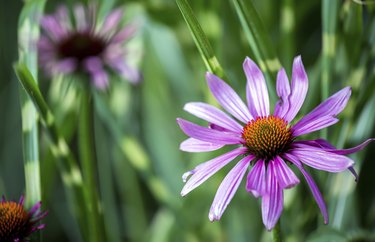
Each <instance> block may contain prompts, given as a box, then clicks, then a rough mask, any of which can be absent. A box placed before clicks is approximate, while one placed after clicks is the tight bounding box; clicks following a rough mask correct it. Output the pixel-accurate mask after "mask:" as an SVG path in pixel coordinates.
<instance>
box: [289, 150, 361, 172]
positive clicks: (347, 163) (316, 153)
mask: <svg viewBox="0 0 375 242" xmlns="http://www.w3.org/2000/svg"><path fill="white" fill-rule="evenodd" d="M290 154H292V155H294V156H296V157H298V158H299V159H300V160H301V161H302V162H303V163H304V164H306V165H308V166H311V167H313V168H315V169H318V170H324V171H329V172H341V171H344V170H346V169H348V168H349V167H351V166H353V164H354V161H353V160H351V159H350V158H348V157H346V156H343V155H337V154H334V153H331V152H327V151H325V150H323V149H321V148H317V147H312V146H308V145H304V146H303V147H296V148H293V149H292V150H291V151H290Z"/></svg>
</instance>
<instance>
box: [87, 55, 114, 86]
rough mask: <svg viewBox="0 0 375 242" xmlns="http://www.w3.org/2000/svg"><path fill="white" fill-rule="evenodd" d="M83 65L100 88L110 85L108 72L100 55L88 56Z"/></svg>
mask: <svg viewBox="0 0 375 242" xmlns="http://www.w3.org/2000/svg"><path fill="white" fill-rule="evenodd" d="M83 65H84V67H85V69H86V70H87V72H88V73H90V76H91V79H92V81H93V82H94V85H95V86H96V87H97V88H98V89H101V90H103V89H105V88H106V87H107V86H108V84H109V79H108V74H107V72H106V71H105V70H104V67H103V63H102V60H101V59H100V58H99V57H90V58H87V59H86V60H85V61H84V63H83Z"/></svg>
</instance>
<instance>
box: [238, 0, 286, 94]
mask: <svg viewBox="0 0 375 242" xmlns="http://www.w3.org/2000/svg"><path fill="white" fill-rule="evenodd" d="M233 4H234V7H235V10H236V12H237V15H238V17H239V19H240V22H241V24H242V28H243V30H244V31H245V34H246V37H247V39H248V41H249V44H250V48H251V50H252V51H253V53H254V56H255V59H256V61H257V62H258V64H259V67H260V68H261V69H262V71H263V72H264V74H265V76H266V78H267V79H268V80H269V82H268V83H270V84H271V83H272V86H269V88H268V91H269V92H270V98H271V99H272V100H273V101H276V100H275V98H276V93H275V86H276V85H275V81H274V80H275V77H276V73H277V71H278V70H279V69H280V68H281V64H280V61H279V59H278V58H277V56H276V52H275V50H274V48H273V46H272V44H271V40H270V38H269V36H268V34H267V32H266V30H265V28H264V26H263V23H262V20H261V18H260V16H259V14H258V13H257V11H256V9H255V7H254V5H253V3H252V1H247V0H233Z"/></svg>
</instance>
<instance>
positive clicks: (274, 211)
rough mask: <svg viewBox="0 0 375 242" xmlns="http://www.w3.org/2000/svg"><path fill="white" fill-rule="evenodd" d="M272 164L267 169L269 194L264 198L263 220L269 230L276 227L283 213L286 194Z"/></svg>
mask: <svg viewBox="0 0 375 242" xmlns="http://www.w3.org/2000/svg"><path fill="white" fill-rule="evenodd" d="M274 169H275V168H274V166H273V165H272V162H270V163H269V164H268V167H267V178H266V186H267V193H266V194H265V195H264V196H262V219H263V224H264V226H266V229H267V230H271V229H272V228H273V227H275V225H276V223H277V221H278V220H279V218H280V215H281V213H282V211H283V203H284V194H283V190H282V189H281V188H280V186H279V184H278V182H277V178H276V176H275V170H274Z"/></svg>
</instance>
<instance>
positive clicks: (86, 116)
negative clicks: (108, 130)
mask: <svg viewBox="0 0 375 242" xmlns="http://www.w3.org/2000/svg"><path fill="white" fill-rule="evenodd" d="M79 155H80V160H81V164H82V172H83V183H84V184H85V185H86V187H87V190H86V194H85V195H86V198H87V201H88V203H87V207H86V211H87V216H89V218H88V220H87V221H88V223H89V224H88V229H89V234H90V237H91V240H90V241H93V242H95V241H98V242H99V241H105V238H104V232H103V224H101V221H102V220H101V216H100V213H99V202H98V201H99V199H98V193H97V190H96V188H97V187H98V186H97V184H96V165H97V163H96V154H95V143H94V126H93V105H92V96H91V93H90V90H86V89H85V90H83V91H82V97H81V110H80V117H79Z"/></svg>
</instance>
